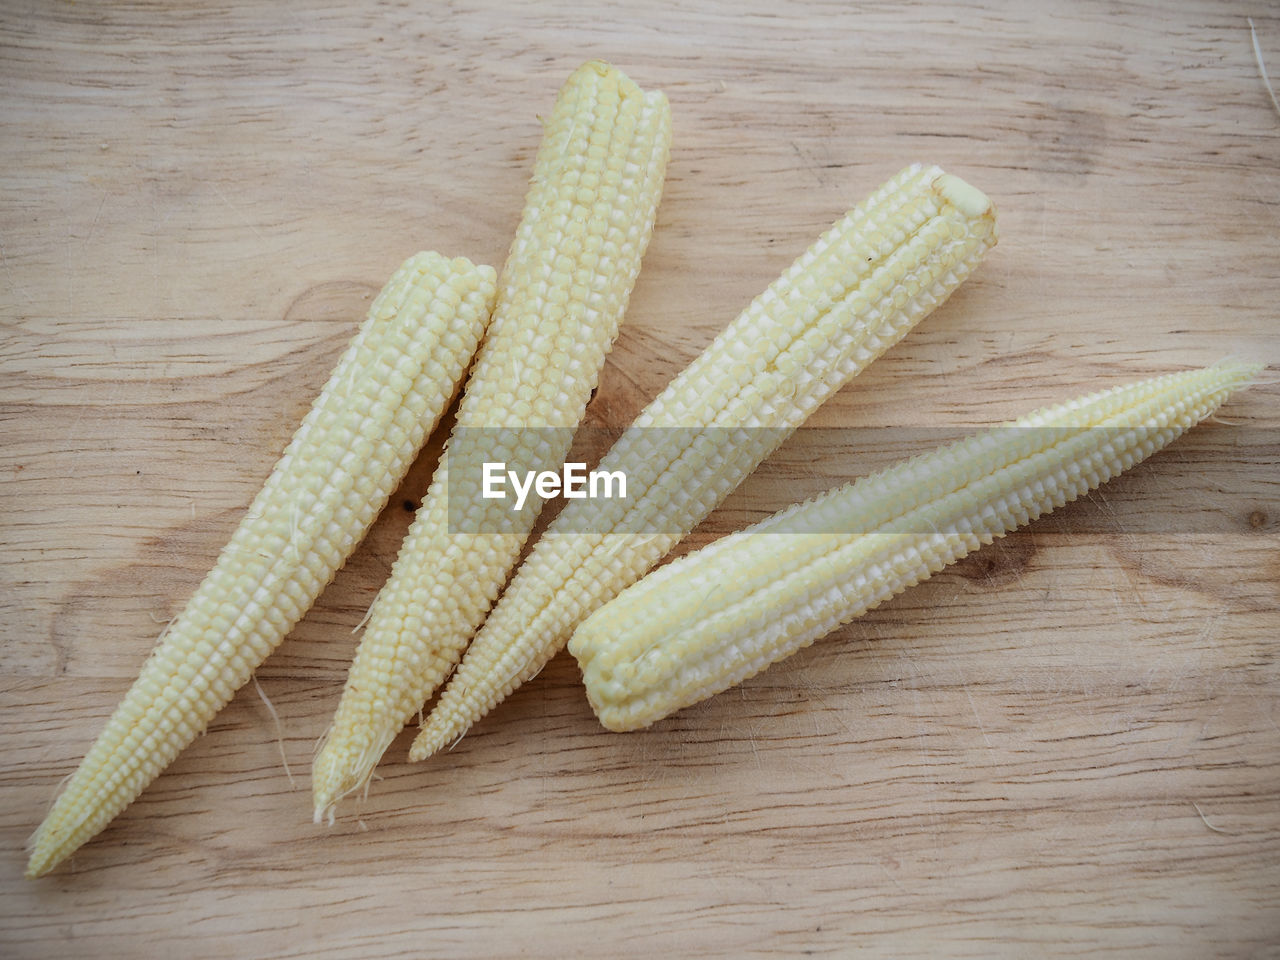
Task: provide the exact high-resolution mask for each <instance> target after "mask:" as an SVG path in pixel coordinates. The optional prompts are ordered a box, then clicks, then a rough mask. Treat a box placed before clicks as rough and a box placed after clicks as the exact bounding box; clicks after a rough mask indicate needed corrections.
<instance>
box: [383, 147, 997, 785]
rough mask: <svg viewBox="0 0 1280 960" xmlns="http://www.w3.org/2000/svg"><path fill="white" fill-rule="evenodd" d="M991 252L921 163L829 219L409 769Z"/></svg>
mask: <svg viewBox="0 0 1280 960" xmlns="http://www.w3.org/2000/svg"><path fill="white" fill-rule="evenodd" d="M995 242H996V226H995V209H994V207H993V206H992V204H991V202H990V201H989V200H988V199H987V198H986V196H985V195H984V194H983V193H982V192H981V191H980V190H978V189H976V188H975V187H972V186H970V185H969V184H967V183H965V182H964V181H963V180H961V179H959V178H958V177H955V176H953V175H950V174H946V173H944V172H943V171H942V170H941V169H939V168H938V167H926V166H923V165H919V164H916V165H913V166H910V167H908V168H906V169H905V170H903V171H901V172H900V173H899V174H898V175H897V176H895V177H893V178H892V179H891V180H890V181H889V182H888V183H886V184H884V185H883V186H882V187H881V188H880V189H879V190H877V191H876V192H875V193H873V194H872V195H871V197H870V198H868V199H867V200H866V201H864V202H863V203H861V204H859V205H858V206H857V207H856V208H854V209H853V210H851V211H850V212H849V213H848V214H846V215H845V216H844V217H842V218H841V219H840V220H838V221H836V223H835V224H834V225H833V226H832V227H831V228H830V229H829V230H827V232H826V233H825V234H823V235H822V236H821V237H820V238H819V239H818V241H817V242H816V243H814V244H813V246H811V247H810V248H809V250H807V251H806V252H805V253H804V254H802V255H801V256H800V257H799V259H797V260H796V261H795V263H793V264H792V265H791V267H790V268H789V269H788V270H786V271H785V272H784V273H783V275H782V276H781V277H779V278H778V279H777V280H776V281H775V282H774V283H773V284H771V285H770V286H769V288H768V289H767V290H765V292H764V293H763V294H761V295H760V296H759V297H757V298H756V299H755V300H754V301H753V302H752V303H751V304H750V305H749V306H748V307H747V309H746V310H745V311H744V312H743V313H742V314H741V315H740V316H739V317H738V318H737V319H736V320H734V321H733V322H732V323H731V324H730V325H729V326H728V328H727V329H726V330H725V331H723V332H722V333H721V334H720V336H719V337H717V338H716V340H715V341H714V342H713V343H712V344H711V346H710V347H708V349H707V350H706V351H705V352H704V353H703V354H702V356H700V357H699V358H698V359H696V360H695V361H694V362H693V363H692V364H691V365H690V366H689V367H688V368H686V369H685V371H684V372H683V373H681V374H680V375H679V376H678V377H676V378H675V380H673V381H672V382H671V384H670V385H668V387H667V388H666V389H665V390H664V391H663V392H662V393H661V394H660V395H659V396H658V397H657V398H656V399H655V400H654V401H653V403H651V404H650V405H649V406H648V407H646V408H645V410H644V412H642V413H641V415H640V416H639V418H637V420H636V422H635V424H633V425H632V427H631V428H630V429H629V430H628V431H627V432H626V433H625V434H624V435H623V436H622V438H620V439H619V441H618V443H616V444H615V445H614V447H613V449H612V450H610V451H609V453H608V454H607V455H606V456H605V459H604V460H603V461H602V463H601V465H600V468H601V469H602V470H619V471H621V472H622V474H623V475H624V476H626V477H627V478H628V491H629V495H628V498H627V499H626V500H625V501H622V500H619V501H614V502H613V503H611V504H609V505H607V506H602V505H601V502H600V501H579V502H577V503H570V504H569V505H568V506H567V507H566V508H565V509H564V510H563V511H561V513H560V515H559V516H558V517H557V518H556V520H555V522H554V523H553V524H552V525H551V526H550V528H549V529H548V531H547V533H546V534H544V536H543V537H542V539H541V540H540V541H539V542H538V543H537V544H536V545H535V546H534V548H533V551H532V552H531V553H530V555H529V558H528V559H527V560H526V561H525V563H524V565H523V566H522V567H521V568H520V570H519V571H518V572H517V574H516V577H515V579H514V580H512V582H511V585H510V586H508V587H507V590H506V593H505V594H504V595H503V597H502V600H501V602H500V603H499V604H498V606H497V607H496V608H495V609H494V611H493V613H492V614H491V615H490V617H489V619H488V620H487V621H486V622H485V625H484V627H483V628H482V629H481V631H480V633H479V634H478V635H477V636H476V639H475V640H474V641H473V642H472V644H471V647H470V649H469V650H468V651H467V654H466V657H465V658H464V659H463V661H462V663H461V664H460V665H459V667H458V670H457V671H456V672H455V673H454V675H453V679H452V680H451V681H450V682H449V686H448V687H447V688H446V689H445V691H444V693H443V694H442V695H441V697H440V700H439V702H438V703H437V705H436V708H435V710H434V711H432V713H431V716H430V717H429V718H428V719H427V723H426V725H425V726H424V728H423V730H422V732H421V733H420V734H419V736H418V739H417V740H415V741H414V744H413V746H412V748H411V750H410V754H409V756H410V759H412V760H421V759H424V758H425V757H427V756H429V755H431V754H432V753H434V752H435V751H436V750H439V749H440V748H442V747H444V746H446V745H448V744H450V743H452V742H454V741H455V740H457V739H458V738H459V737H460V736H461V735H462V734H463V733H464V732H465V731H466V730H467V729H468V728H469V727H470V726H471V724H473V723H475V722H476V720H478V719H479V718H480V717H481V716H483V715H484V714H485V713H487V712H488V711H489V710H490V709H492V708H493V707H494V706H495V705H496V704H497V703H498V702H499V701H501V700H502V699H503V698H504V697H506V696H507V695H508V694H509V693H510V692H511V691H512V690H514V689H515V688H516V687H517V686H519V685H520V684H521V683H523V682H524V681H525V680H527V679H529V678H530V677H532V676H533V675H535V674H536V673H537V672H538V671H539V670H540V669H541V668H542V666H543V665H544V664H545V663H546V662H547V661H548V660H549V659H551V657H552V656H553V655H554V654H555V653H556V652H557V651H558V650H560V649H561V648H562V647H563V646H564V644H565V642H566V641H567V640H568V638H569V635H570V634H571V633H572V631H573V629H574V627H576V626H577V624H578V623H580V622H581V621H582V619H583V618H584V617H586V616H587V615H588V614H590V613H591V612H592V611H594V610H595V609H596V608H598V607H599V606H600V605H601V604H603V603H605V602H606V601H608V600H609V599H611V598H612V597H614V596H615V595H616V594H617V593H618V592H619V591H621V590H622V589H624V588H625V587H626V586H628V585H629V584H631V583H633V582H635V581H636V580H637V579H639V578H640V577H641V576H642V575H643V574H644V573H645V571H647V570H648V569H649V568H650V567H651V566H653V564H655V563H656V562H657V561H658V560H660V559H661V558H662V556H663V555H664V554H666V553H667V552H668V551H669V550H670V549H671V548H672V547H674V546H675V545H676V544H677V543H678V542H679V541H680V539H681V538H683V537H684V536H685V535H687V534H688V533H689V531H690V530H692V529H693V528H694V526H696V525H697V523H698V522H699V521H701V520H702V518H703V517H705V516H706V515H707V514H708V513H710V512H711V510H712V509H714V508H715V507H716V505H717V504H719V503H720V502H721V501H722V500H723V499H724V498H725V497H726V496H728V495H729V493H730V492H732V491H733V489H734V488H735V487H736V486H737V485H738V484H739V483H740V482H742V480H743V479H744V478H745V477H746V476H747V475H748V474H749V473H750V472H751V471H752V470H754V469H755V467H756V466H757V465H758V464H759V463H760V462H761V461H762V460H763V459H764V458H765V457H766V456H768V455H769V453H771V452H772V450H773V449H774V448H775V447H776V446H777V444H778V443H780V442H781V441H782V440H783V438H785V437H786V436H787V434H788V433H789V432H790V431H792V430H794V429H796V428H797V427H798V426H799V425H800V424H801V423H802V422H803V421H804V420H805V418H806V417H808V416H809V414H811V413H812V412H813V411H814V410H815V409H817V407H818V406H819V405H820V404H821V403H822V402H823V401H824V400H825V399H826V398H827V397H829V396H830V395H831V394H833V393H834V392H835V391H836V390H838V389H840V387H842V386H843V385H844V384H846V383H848V382H849V381H850V380H851V379H853V377H855V376H856V375H857V374H858V373H859V372H860V371H861V370H863V369H864V368H865V367H866V366H867V365H868V364H870V363H871V362H872V361H873V360H874V359H875V358H876V357H878V356H880V355H881V354H882V353H884V351H885V350H887V349H889V347H891V346H892V345H893V344H894V343H896V342H897V341H898V340H899V339H901V338H902V337H903V336H904V335H905V334H906V333H907V331H908V330H910V329H911V328H912V327H913V326H915V324H916V323H918V322H919V321H920V320H922V319H924V317H926V316H927V315H928V314H929V313H930V312H931V311H932V310H933V309H934V308H936V307H937V306H938V305H940V304H941V303H942V302H943V301H945V300H946V299H947V297H948V296H950V294H951V292H952V291H953V290H955V289H956V287H958V286H959V285H960V283H961V282H962V281H963V280H964V279H965V278H966V277H968V276H969V274H970V272H971V271H972V270H973V269H974V268H975V267H976V266H977V265H978V263H979V262H981V260H982V258H983V256H984V255H985V254H986V252H987V250H989V249H990V248H991V246H992V245H993V244H994V243H995ZM651 428H680V429H651ZM690 428H692V429H690ZM703 428H709V429H708V430H707V432H706V433H705V434H703V435H702V436H699V435H698V434H699V431H701V430H702V429H703ZM756 428H762V429H756ZM735 431H736V433H735ZM583 517H590V519H589V520H583V519H582V518H583ZM584 528H586V529H584Z"/></svg>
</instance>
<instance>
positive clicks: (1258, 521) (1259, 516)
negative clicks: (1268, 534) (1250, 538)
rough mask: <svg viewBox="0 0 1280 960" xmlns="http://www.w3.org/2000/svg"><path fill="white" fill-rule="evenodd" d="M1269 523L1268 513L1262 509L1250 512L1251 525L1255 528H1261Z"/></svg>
mask: <svg viewBox="0 0 1280 960" xmlns="http://www.w3.org/2000/svg"><path fill="white" fill-rule="evenodd" d="M1266 525H1267V515H1266V514H1265V513H1263V512H1262V511H1261V510H1254V511H1253V512H1252V513H1251V514H1249V526H1251V527H1253V529H1255V530H1261V529H1262V528H1263V527H1265V526H1266Z"/></svg>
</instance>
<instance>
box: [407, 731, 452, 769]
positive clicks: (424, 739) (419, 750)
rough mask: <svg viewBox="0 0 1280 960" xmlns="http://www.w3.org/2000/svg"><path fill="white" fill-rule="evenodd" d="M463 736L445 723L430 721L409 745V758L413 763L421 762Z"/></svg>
mask: <svg viewBox="0 0 1280 960" xmlns="http://www.w3.org/2000/svg"><path fill="white" fill-rule="evenodd" d="M461 736H462V733H455V732H454V731H452V730H449V729H446V727H445V725H444V724H442V723H440V722H438V721H436V722H431V721H428V722H427V724H426V726H424V727H423V728H422V730H421V731H420V732H419V733H418V735H417V736H416V737H414V738H413V744H412V745H411V746H410V747H409V760H410V761H412V762H413V763H420V762H421V761H423V760H425V759H427V757H430V756H431V755H432V754H435V753H438V752H439V751H440V750H442V749H444V747H445V746H446V745H447V744H449V743H450V742H452V741H454V740H457V739H459V738H460V737H461Z"/></svg>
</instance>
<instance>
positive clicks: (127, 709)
mask: <svg viewBox="0 0 1280 960" xmlns="http://www.w3.org/2000/svg"><path fill="white" fill-rule="evenodd" d="M496 284H497V275H496V274H495V272H494V270H493V268H492V267H478V266H476V265H474V264H472V263H471V262H470V261H469V260H466V259H465V258H461V257H459V258H456V259H452V260H451V259H448V258H446V257H443V256H441V255H440V254H438V253H420V254H418V255H416V256H414V257H410V258H409V259H408V260H407V261H405V263H404V264H403V265H402V266H401V267H400V269H399V270H398V271H396V273H395V275H394V276H392V278H391V280H390V281H389V282H388V283H387V285H386V286H385V287H384V288H383V290H382V292H381V293H380V294H379V295H378V296H377V297H376V298H375V300H374V302H373V304H372V305H371V306H370V308H369V316H368V318H367V319H366V320H365V322H364V323H363V324H362V325H361V327H360V329H359V331H358V332H357V333H356V335H355V337H354V338H353V339H352V341H351V343H350V345H349V346H348V347H347V350H346V352H345V353H344V354H343V356H342V358H341V359H340V360H339V362H338V365H337V367H336V369H335V370H334V372H333V374H332V375H331V376H330V378H329V380H328V382H327V383H326V385H325V387H324V389H323V390H322V391H321V393H320V396H319V397H317V398H316V400H315V402H314V403H313V404H312V406H311V410H310V411H309V412H308V413H307V416H306V418H305V419H304V420H303V422H302V425H301V426H300V427H299V428H298V430H297V432H296V433H295V434H294V435H293V439H292V440H290V442H289V445H288V447H287V448H286V449H285V452H284V455H283V456H282V457H281V458H280V460H279V462H277V464H276V465H275V468H274V470H273V471H272V473H271V475H270V477H268V479H267V482H266V484H265V485H264V486H263V488H262V490H261V491H260V492H259V493H258V495H257V497H256V498H255V499H254V501H253V504H252V505H251V506H250V508H249V510H248V513H247V514H246V516H245V518H244V520H243V521H242V522H241V524H240V526H239V527H238V528H237V529H236V531H235V533H234V534H233V536H232V538H231V542H230V543H229V544H228V545H227V546H226V547H225V548H224V549H223V551H222V553H221V555H220V556H219V557H218V560H217V563H216V565H215V566H214V568H213V570H212V571H211V572H210V573H209V575H208V576H207V577H205V579H204V581H203V582H202V583H201V584H200V586H199V587H198V588H197V590H196V592H195V595H194V596H193V597H192V598H191V600H190V601H189V602H188V603H187V605H186V607H185V608H184V609H183V610H182V612H181V613H180V614H179V615H178V616H177V617H176V618H175V619H174V620H173V622H172V623H171V624H170V625H169V626H168V627H167V628H166V630H165V632H164V634H163V637H162V640H161V642H160V643H159V644H158V645H157V646H156V648H155V650H154V651H152V654H151V656H150V657H149V658H148V660H147V661H146V663H145V664H144V665H143V668H142V672H141V674H140V676H139V677H138V679H137V681H136V682H135V683H134V684H133V686H132V687H131V688H130V690H129V692H128V694H127V695H126V696H125V699H124V701H123V702H122V703H121V704H120V706H119V707H117V708H116V710H115V712H114V713H113V714H112V716H111V718H110V719H109V720H108V721H107V725H106V729H104V730H103V732H102V733H101V735H100V736H99V737H98V739H97V741H96V742H95V743H94V744H93V746H92V747H91V748H90V750H89V753H88V755H87V756H86V757H85V759H84V760H83V762H81V764H80V766H79V768H78V769H77V770H76V772H75V773H74V774H73V775H72V776H71V778H70V780H69V781H68V783H67V785H66V787H65V789H64V790H63V791H62V793H61V794H60V795H59V796H58V798H57V800H56V801H55V802H54V804H53V807H52V809H51V810H50V812H49V815H48V816H47V817H46V818H45V820H44V822H43V823H42V824H41V825H40V827H39V828H38V829H37V830H36V832H35V834H34V836H33V837H32V839H31V841H30V844H29V846H30V849H31V857H30V860H29V862H28V864H27V871H26V872H27V876H28V877H37V876H40V875H41V874H44V873H47V872H48V871H49V870H51V869H52V868H53V867H54V866H56V865H57V864H58V863H59V862H61V861H62V860H64V859H65V858H66V857H68V856H69V855H70V854H71V853H72V852H73V851H74V850H76V848H78V847H79V846H80V845H81V844H83V843H84V842H85V841H86V840H88V839H89V838H90V837H92V836H93V835H94V834H96V833H97V832H98V831H100V830H101V829H102V828H103V827H105V826H106V825H107V824H108V823H109V822H110V821H111V819H112V818H113V817H115V815H116V814H118V813H119V812H120V811H121V810H123V809H124V808H125V807H126V806H127V805H128V804H129V803H131V802H132V801H133V799H134V798H135V797H137V796H138V794H140V793H141V792H142V790H143V789H144V788H145V787H146V786H147V784H148V783H150V782H151V781H152V780H153V779H154V778H155V777H156V776H157V775H158V774H159V773H160V771H161V770H163V769H164V768H165V767H166V766H167V765H168V764H169V762H170V761H171V760H173V758H174V757H175V756H177V754H178V752H179V751H181V750H182V748H183V747H185V746H186V745H187V744H188V743H190V742H191V741H192V740H194V739H195V738H196V736H197V735H198V734H199V733H200V731H202V730H203V729H204V728H205V726H206V725H207V724H208V722H209V721H210V720H211V719H212V718H213V716H214V714H216V713H217V711H218V710H220V709H221V708H222V707H223V706H224V705H225V704H226V703H227V701H229V700H230V699H231V697H232V695H233V694H234V693H235V691H236V690H237V689H238V688H239V687H240V686H242V685H243V684H244V683H245V682H246V681H247V680H248V679H249V677H250V675H251V674H252V672H253V670H254V669H255V668H256V667H257V666H258V664H260V663H261V662H262V661H263V660H265V659H266V657H267V656H268V655H269V654H270V653H271V651H272V650H273V649H275V647H276V646H277V645H278V644H279V643H280V641H281V640H283V639H284V637H285V635H286V634H288V632H289V631H290V630H291V629H292V628H293V625H294V624H295V623H297V622H298V620H300V619H301V618H302V616H303V614H305V613H306V612H307V610H308V609H309V608H310V606H311V604H312V603H313V602H314V601H315V599H316V597H317V596H319V594H320V591H321V590H323V589H324V587H325V586H326V585H327V584H328V583H329V581H330V580H331V579H332V578H333V576H334V574H335V573H336V572H337V570H338V568H339V567H340V566H341V565H342V563H343V562H344V561H345V560H346V558H347V556H348V555H349V554H350V553H351V551H352V550H353V549H354V548H355V546H356V544H358V543H359V542H360V540H361V539H362V538H363V537H364V534H365V532H366V531H367V530H368V528H369V525H370V524H371V523H372V522H373V520H374V518H375V517H376V516H377V515H378V513H379V512H380V511H381V509H382V507H383V505H384V504H385V503H386V501H387V497H388V496H390V494H391V492H392V491H393V490H394V489H395V487H396V484H398V483H399V482H400V479H401V477H403V476H404V473H405V471H406V470H407V469H408V468H409V465H410V464H411V463H412V462H413V460H414V458H415V457H416V456H417V453H418V450H419V449H420V448H421V446H422V443H423V441H424V440H425V438H426V436H427V434H428V433H430V431H431V430H432V429H434V427H435V424H436V422H437V421H438V420H439V418H440V416H441V414H443V412H444V410H445V408H446V406H447V405H448V403H449V400H450V399H451V398H452V397H453V394H454V391H455V389H456V387H457V385H458V383H459V382H460V381H461V380H462V375H463V373H464V372H465V371H466V369H467V367H468V365H469V364H470V362H471V357H472V355H473V354H474V353H475V350H476V347H477V345H478V343H479V341H480V338H481V336H482V335H483V333H484V330H485V326H486V324H487V323H488V319H489V311H490V308H491V307H492V305H493V300H494V296H495V294H496Z"/></svg>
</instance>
